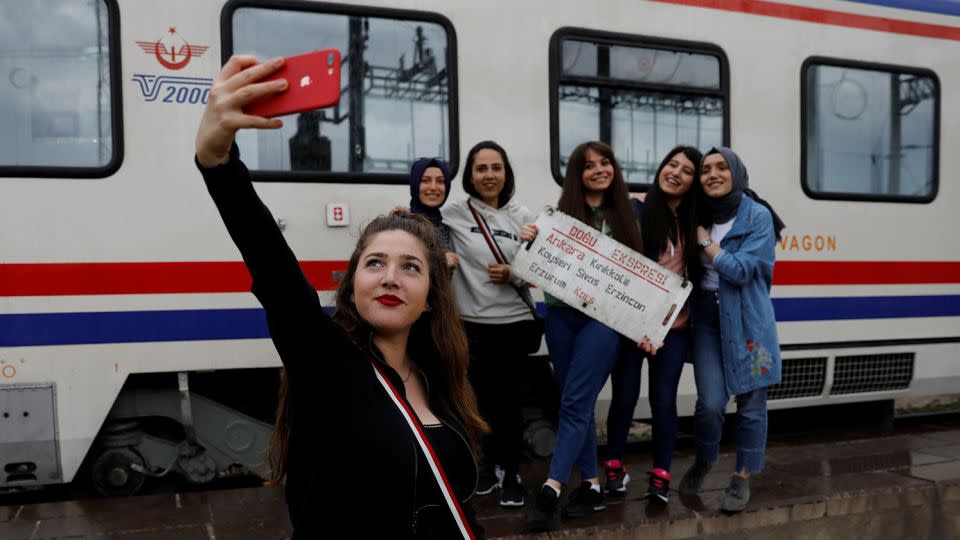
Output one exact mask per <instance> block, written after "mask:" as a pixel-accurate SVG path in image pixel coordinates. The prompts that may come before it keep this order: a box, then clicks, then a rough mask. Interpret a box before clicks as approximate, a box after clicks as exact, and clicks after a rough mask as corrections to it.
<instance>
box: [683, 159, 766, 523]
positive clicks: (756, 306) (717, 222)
mask: <svg viewBox="0 0 960 540" xmlns="http://www.w3.org/2000/svg"><path fill="white" fill-rule="evenodd" d="M700 184H701V186H702V187H703V194H704V197H703V205H704V210H705V212H704V214H705V215H704V221H706V223H705V224H706V225H707V226H706V227H704V226H700V227H698V228H697V238H698V242H699V245H700V248H701V253H702V255H701V258H702V261H703V265H704V274H703V278H702V279H701V281H700V290H699V291H694V293H693V294H694V298H693V299H692V304H693V360H694V375H695V378H696V381H697V406H696V411H695V413H694V435H695V437H696V442H697V457H696V460H695V461H694V463H693V465H692V466H691V467H690V469H689V470H688V471H687V472H686V474H684V476H683V479H681V481H680V486H679V487H680V494H681V495H693V494H695V493H697V491H699V490H700V486H701V485H703V479H704V477H705V476H706V474H707V473H708V472H709V471H710V468H711V467H712V466H713V464H714V463H715V462H716V461H717V458H718V456H719V452H720V437H721V435H722V433H723V415H724V412H725V411H726V408H727V402H728V401H729V400H730V396H735V398H736V401H737V419H738V420H739V421H738V423H737V436H736V440H737V465H736V466H737V468H736V472H735V473H734V474H733V476H732V477H731V478H730V484H729V486H728V487H727V489H726V491H725V492H724V494H723V497H722V498H721V501H720V507H721V509H723V510H725V511H728V512H739V511H741V510H743V509H744V508H746V505H747V502H748V501H749V500H750V483H749V479H750V475H752V474H757V473H759V472H760V471H761V470H763V463H764V455H765V453H766V445H767V387H768V386H770V385H773V384H776V383H778V382H780V345H779V340H778V338H777V325H776V319H775V318H774V313H773V303H772V302H771V301H770V284H771V282H772V281H773V260H774V245H775V242H776V240H778V239H779V238H780V231H781V230H782V229H783V227H784V225H783V222H782V221H780V218H779V217H778V216H777V214H776V212H774V211H773V209H772V208H771V207H770V205H769V204H767V203H766V202H765V201H763V200H762V199H760V198H759V197H757V195H756V193H754V192H753V191H751V190H750V189H748V176H747V167H746V166H745V165H744V164H743V162H742V161H741V160H740V157H739V156H737V154H736V153H734V151H733V150H731V149H729V148H724V147H721V148H713V149H711V150H710V151H709V152H707V154H706V155H705V156H704V158H703V163H702V165H701V167H700Z"/></svg>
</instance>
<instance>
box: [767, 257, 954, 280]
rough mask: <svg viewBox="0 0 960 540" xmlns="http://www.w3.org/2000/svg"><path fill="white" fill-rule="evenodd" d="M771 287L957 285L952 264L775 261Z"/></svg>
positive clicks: (951, 262)
mask: <svg viewBox="0 0 960 540" xmlns="http://www.w3.org/2000/svg"><path fill="white" fill-rule="evenodd" d="M773 284H774V285H919V284H960V262H955V261H916V262H904V261H778V262H777V263H776V267H775V268H774V271H773Z"/></svg>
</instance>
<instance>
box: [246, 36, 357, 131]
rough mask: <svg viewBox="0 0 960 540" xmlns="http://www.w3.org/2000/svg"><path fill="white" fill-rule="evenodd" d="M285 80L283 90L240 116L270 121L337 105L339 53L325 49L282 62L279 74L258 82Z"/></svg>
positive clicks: (251, 104)
mask: <svg viewBox="0 0 960 540" xmlns="http://www.w3.org/2000/svg"><path fill="white" fill-rule="evenodd" d="M277 79H286V80H287V90H286V91H285V92H283V93H281V94H276V95H273V96H270V97H267V98H262V99H258V100H256V101H254V102H252V103H249V104H248V105H247V106H246V107H244V108H243V112H245V113H247V114H254V115H257V116H265V117H267V118H273V117H275V116H283V115H286V114H293V113H298V112H303V111H310V110H314V109H324V108H327V107H332V106H334V105H336V104H337V103H338V102H339V101H340V51H338V50H336V49H326V50H322V51H314V52H309V53H306V54H301V55H298V56H291V57H288V58H286V59H285V61H284V63H283V67H282V68H280V70H279V71H277V72H276V73H274V74H273V75H271V76H270V77H267V78H266V79H262V80H261V81H260V82H266V81H274V80H277Z"/></svg>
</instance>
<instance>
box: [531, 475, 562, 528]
mask: <svg viewBox="0 0 960 540" xmlns="http://www.w3.org/2000/svg"><path fill="white" fill-rule="evenodd" d="M559 498H560V497H559V496H558V495H557V492H556V491H554V490H553V488H552V487H550V486H548V485H544V486H543V487H541V488H540V493H537V500H536V502H535V503H534V505H533V508H531V509H530V511H529V512H527V527H528V528H529V529H530V530H531V531H546V530H549V529H551V528H553V526H554V525H555V520H556V517H557V500H558V499H559Z"/></svg>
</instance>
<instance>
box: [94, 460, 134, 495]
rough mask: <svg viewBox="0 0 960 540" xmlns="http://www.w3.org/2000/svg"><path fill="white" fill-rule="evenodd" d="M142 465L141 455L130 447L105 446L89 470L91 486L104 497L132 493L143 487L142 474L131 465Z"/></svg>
mask: <svg viewBox="0 0 960 540" xmlns="http://www.w3.org/2000/svg"><path fill="white" fill-rule="evenodd" d="M133 465H137V466H139V467H143V466H144V461H143V457H141V456H140V454H139V453H137V452H136V451H134V450H133V449H131V448H107V449H105V450H104V451H103V452H101V453H100V455H99V456H97V459H96V461H94V462H93V466H92V467H91V470H90V477H91V480H92V481H93V487H94V489H96V490H97V492H98V493H100V494H101V495H103V496H105V497H122V496H127V495H133V494H135V493H137V492H138V491H140V488H142V487H143V482H144V476H143V475H142V474H140V473H138V472H137V471H135V470H134V469H133V468H132V466H133Z"/></svg>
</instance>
